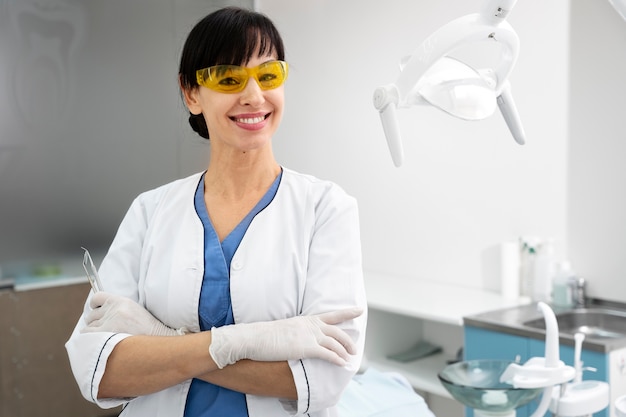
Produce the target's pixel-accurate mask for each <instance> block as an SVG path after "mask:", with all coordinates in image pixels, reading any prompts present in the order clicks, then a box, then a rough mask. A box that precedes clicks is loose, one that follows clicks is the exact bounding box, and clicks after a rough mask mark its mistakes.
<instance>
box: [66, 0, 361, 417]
mask: <svg viewBox="0 0 626 417" xmlns="http://www.w3.org/2000/svg"><path fill="white" fill-rule="evenodd" d="M287 72H288V65H287V63H285V62H284V47H283V43H282V40H281V38H280V35H279V34H278V32H277V30H276V28H275V27H274V25H273V24H272V22H271V21H270V20H269V19H267V18H266V17H265V16H263V15H261V14H258V13H255V12H251V11H246V10H243V9H238V8H225V9H221V10H218V11H217V12H214V13H212V14H210V15H208V16H207V17H205V18H204V19H203V20H201V21H200V22H199V23H198V24H197V25H196V26H195V27H194V28H193V29H192V31H191V32H190V34H189V36H188V38H187V41H186V42H185V45H184V49H183V53H182V56H181V62H180V68H179V82H180V88H181V91H182V95H183V98H184V101H185V104H186V106H187V108H188V109H189V112H190V123H191V125H192V127H193V128H194V130H195V131H196V132H198V133H199V134H200V135H201V136H203V137H204V138H206V139H209V138H210V140H209V144H210V146H211V152H210V158H209V159H210V160H209V163H208V167H207V170H206V171H205V172H203V173H198V174H196V175H192V176H191V177H188V178H185V179H181V180H178V181H175V182H172V183H170V184H166V185H164V186H162V187H159V188H157V189H155V190H152V191H148V192H146V193H143V194H142V195H140V196H139V197H138V198H137V199H136V200H135V201H134V202H133V204H132V205H131V207H130V209H129V211H128V213H127V215H126V216H125V218H124V220H123V221H122V223H121V225H120V228H119V230H118V232H117V234H116V236H115V239H114V240H113V243H112V245H111V247H110V249H109V251H108V253H107V255H106V257H105V258H104V260H103V262H102V265H101V268H100V277H101V279H102V281H103V286H104V289H105V291H106V292H99V293H97V294H90V296H89V298H88V300H87V302H86V306H85V313H84V314H83V317H82V318H81V319H80V320H79V322H78V324H77V326H76V329H75V330H74V333H73V334H72V336H71V338H70V340H69V341H68V342H67V344H66V347H67V350H68V354H69V357H70V362H71V365H72V370H73V372H74V375H75V377H76V380H77V382H78V384H79V387H80V388H81V392H82V393H83V395H84V396H85V398H87V399H88V400H90V401H93V402H95V403H97V404H98V405H100V406H101V407H104V408H110V407H115V406H118V405H120V404H124V405H125V408H124V411H123V412H122V415H123V416H150V417H154V416H168V417H171V416H186V417H196V416H262V417H267V416H280V415H300V414H304V415H309V416H330V415H335V414H336V410H335V408H334V405H335V404H336V402H337V401H338V399H339V397H340V395H341V393H342V391H343V389H344V388H345V386H346V385H347V384H348V382H349V381H350V379H351V377H352V376H353V375H354V373H355V372H356V371H357V369H358V366H359V363H360V360H361V357H362V351H363V344H364V336H365V334H364V333H365V323H366V314H364V311H365V310H366V302H365V294H364V288H363V280H362V270H361V254H360V236H359V224H358V212H357V205H356V202H355V200H354V199H353V198H351V197H349V196H348V195H347V194H346V193H345V192H344V191H343V190H342V189H341V188H339V187H338V186H337V185H335V184H333V183H331V182H328V181H321V180H318V179H316V178H314V177H311V176H307V175H303V174H299V173H296V172H294V171H291V170H289V169H286V168H283V167H281V166H280V165H279V164H278V162H277V161H276V160H275V159H274V156H273V152H272V146H271V140H272V136H273V134H274V133H275V132H276V129H277V128H278V126H279V123H280V120H281V117H282V114H283V107H284V85H283V83H284V81H285V79H286V78H287ZM172 336H175V337H172Z"/></svg>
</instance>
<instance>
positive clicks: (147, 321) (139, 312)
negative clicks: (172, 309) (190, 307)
mask: <svg viewBox="0 0 626 417" xmlns="http://www.w3.org/2000/svg"><path fill="white" fill-rule="evenodd" d="M89 305H90V306H91V308H92V310H91V311H89V312H88V313H86V314H85V321H86V322H87V327H85V328H84V329H83V330H82V333H89V332H114V333H129V334H132V335H139V334H141V335H150V336H178V335H182V334H184V329H178V330H174V329H172V328H171V327H168V326H166V325H165V324H163V323H161V322H160V321H159V320H158V319H156V318H155V317H154V316H153V315H152V314H150V312H149V311H148V310H146V309H145V308H144V307H142V306H140V305H139V304H137V303H136V302H135V301H133V300H131V299H130V298H126V297H122V296H120V295H115V294H110V293H107V292H103V291H100V292H97V293H95V294H94V295H93V297H91V301H90V303H89Z"/></svg>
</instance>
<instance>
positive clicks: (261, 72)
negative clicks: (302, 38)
mask: <svg viewBox="0 0 626 417" xmlns="http://www.w3.org/2000/svg"><path fill="white" fill-rule="evenodd" d="M287 68H288V67H287V63H286V62H283V61H270V62H266V63H265V64H261V65H259V66H258V67H255V68H245V67H240V66H237V65H216V66H213V67H209V68H205V69H202V70H198V71H197V72H196V78H197V80H198V84H200V85H202V86H205V87H207V88H210V89H212V90H215V91H218V92H221V93H238V92H240V91H242V90H243V89H244V88H245V87H246V84H247V82H248V79H249V78H250V77H254V78H255V79H256V80H257V82H258V84H259V87H261V89H263V90H271V89H274V88H277V87H280V86H281V85H282V84H283V83H284V82H285V79H286V78H287Z"/></svg>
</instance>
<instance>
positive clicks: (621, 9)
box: [609, 0, 626, 20]
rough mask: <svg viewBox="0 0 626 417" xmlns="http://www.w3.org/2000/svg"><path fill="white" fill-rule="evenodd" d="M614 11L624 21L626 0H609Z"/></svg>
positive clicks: (625, 17) (625, 18)
mask: <svg viewBox="0 0 626 417" xmlns="http://www.w3.org/2000/svg"><path fill="white" fill-rule="evenodd" d="M609 3H611V5H612V6H613V8H614V9H615V11H616V12H617V13H618V14H619V15H620V16H622V19H624V20H626V0H609Z"/></svg>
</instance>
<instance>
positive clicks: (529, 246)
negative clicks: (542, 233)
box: [519, 236, 540, 299]
mask: <svg viewBox="0 0 626 417" xmlns="http://www.w3.org/2000/svg"><path fill="white" fill-rule="evenodd" d="M539 242H540V239H539V238H537V237H532V236H523V237H520V239H519V243H520V295H521V296H522V297H528V298H530V299H532V298H533V287H534V281H535V280H534V276H535V257H536V255H537V247H538V245H539Z"/></svg>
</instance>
